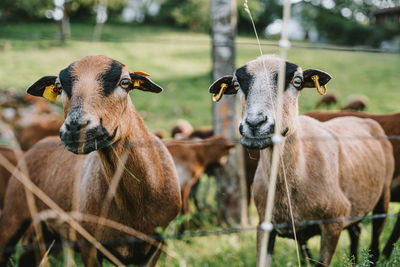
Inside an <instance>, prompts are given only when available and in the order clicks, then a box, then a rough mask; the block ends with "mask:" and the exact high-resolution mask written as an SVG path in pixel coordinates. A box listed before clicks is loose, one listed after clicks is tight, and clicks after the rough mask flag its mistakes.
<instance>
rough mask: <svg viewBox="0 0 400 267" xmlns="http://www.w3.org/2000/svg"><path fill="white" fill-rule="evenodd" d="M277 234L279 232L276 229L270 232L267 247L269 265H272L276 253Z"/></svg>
mask: <svg viewBox="0 0 400 267" xmlns="http://www.w3.org/2000/svg"><path fill="white" fill-rule="evenodd" d="M276 234H277V232H276V231H275V230H272V231H271V233H270V234H269V239H268V247H267V266H271V263H272V256H273V254H274V247H275V241H276Z"/></svg>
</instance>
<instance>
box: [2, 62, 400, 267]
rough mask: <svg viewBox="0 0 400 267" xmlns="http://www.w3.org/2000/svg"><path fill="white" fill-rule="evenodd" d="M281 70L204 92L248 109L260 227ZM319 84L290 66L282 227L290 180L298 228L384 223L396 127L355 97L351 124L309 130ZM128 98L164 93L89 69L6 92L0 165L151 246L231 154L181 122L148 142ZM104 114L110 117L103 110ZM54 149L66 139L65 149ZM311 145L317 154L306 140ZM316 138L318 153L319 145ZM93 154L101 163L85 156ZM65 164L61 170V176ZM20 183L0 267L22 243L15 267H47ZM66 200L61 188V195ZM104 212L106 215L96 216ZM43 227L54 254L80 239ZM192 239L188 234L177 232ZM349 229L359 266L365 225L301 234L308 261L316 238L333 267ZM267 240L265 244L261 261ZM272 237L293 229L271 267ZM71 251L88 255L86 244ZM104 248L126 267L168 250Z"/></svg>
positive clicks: (120, 70) (335, 121) (117, 68)
mask: <svg viewBox="0 0 400 267" xmlns="http://www.w3.org/2000/svg"><path fill="white" fill-rule="evenodd" d="M280 60H281V59H280V58H278V57H276V56H264V57H260V58H257V59H256V60H253V61H250V62H249V63H247V64H246V65H245V66H243V67H241V68H239V69H237V70H236V72H235V74H234V75H232V76H225V77H222V78H221V79H219V80H217V81H216V82H214V83H213V84H212V85H211V86H210V89H209V90H210V93H218V92H219V89H220V86H221V84H222V83H224V84H226V85H227V86H228V87H227V90H226V91H225V94H243V95H245V96H246V97H245V99H246V101H245V112H244V117H243V120H242V122H241V125H240V128H239V131H240V133H241V135H242V144H243V145H245V148H244V149H243V152H244V153H243V157H244V164H245V168H244V169H245V175H246V183H247V197H248V203H250V200H251V196H253V198H254V202H255V204H256V208H257V212H258V214H259V217H260V223H261V222H262V221H263V218H264V212H265V199H266V196H267V184H266V182H265V181H266V177H265V175H266V173H268V170H269V167H270V166H268V164H267V163H268V162H270V158H271V154H270V152H271V149H269V148H271V146H272V143H271V134H272V133H273V131H274V127H275V120H276V118H275V117H274V111H273V109H272V108H271V107H273V103H272V102H274V101H276V99H275V98H274V97H270V98H269V97H261V98H260V97H259V96H260V95H263V96H274V95H275V94H276V89H277V84H276V78H274V75H276V73H277V71H278V66H279V64H280V62H281V61H280ZM313 75H319V78H320V83H321V85H325V84H326V83H328V82H329V80H330V78H331V77H330V75H329V74H327V73H325V72H323V71H319V70H315V69H309V70H305V71H303V70H302V69H301V68H300V67H298V66H297V65H296V64H293V63H289V62H287V63H286V79H287V80H286V88H285V91H284V95H283V98H284V101H283V107H284V108H283V110H284V113H283V125H282V129H283V132H282V135H283V136H285V142H284V144H283V145H282V147H281V148H282V157H283V162H284V164H282V165H283V166H280V170H279V173H278V182H277V197H276V200H275V204H274V205H275V209H274V215H273V223H284V222H289V221H290V217H289V211H288V204H287V198H288V197H287V193H286V189H285V186H284V183H283V182H284V179H287V182H288V187H289V192H290V195H291V199H292V205H293V207H294V211H295V214H294V217H295V221H303V220H315V219H329V218H344V217H357V216H364V215H366V214H367V213H369V212H373V213H374V214H380V213H387V210H388V204H389V201H391V202H400V140H399V139H396V138H389V140H387V139H386V138H375V137H376V136H378V137H382V136H399V135H400V123H399V122H400V113H395V114H385V115H383V114H382V115H374V114H367V113H363V112H359V111H362V110H364V109H365V108H366V105H367V100H366V98H364V97H362V96H360V97H357V98H351V99H349V100H348V102H347V103H346V105H345V106H344V107H342V109H343V111H311V112H308V113H306V114H305V115H306V116H304V115H299V114H298V109H297V97H298V93H299V92H300V91H301V90H303V88H306V87H314V84H313V82H312V81H311V77H312V76H313ZM99 77H100V78H99ZM274 81H275V83H274ZM266 85H268V86H266ZM48 88H50V89H51V90H53V91H54V93H55V94H57V95H58V94H60V95H61V100H62V103H63V108H64V116H61V115H60V109H59V108H58V107H57V106H56V105H52V104H50V103H49V102H48V101H47V100H44V99H42V98H40V97H39V98H38V97H36V96H43V95H44V94H45V90H48ZM132 90H143V91H148V92H152V93H159V92H161V90H162V88H161V87H159V86H158V85H157V84H155V83H154V82H152V81H151V80H150V79H149V78H148V77H147V75H145V74H144V73H140V72H129V71H128V70H127V69H126V68H125V66H124V65H123V64H121V63H119V62H118V61H115V60H112V59H110V58H107V57H105V56H88V57H85V58H83V59H81V60H79V61H77V62H74V63H73V64H71V65H70V66H69V67H68V68H66V69H64V70H62V71H61V72H60V74H59V75H58V76H45V77H43V78H42V79H40V80H38V81H37V82H36V83H34V84H33V85H32V86H31V87H30V88H29V89H28V93H29V94H30V95H28V94H26V95H22V94H17V93H13V92H2V93H1V95H0V108H1V110H0V116H1V122H0V123H1V124H2V131H1V132H0V135H1V136H0V137H1V139H2V140H3V141H6V142H7V141H8V142H9V143H11V144H13V145H12V146H13V147H17V146H20V149H10V148H6V147H1V148H0V154H1V155H3V156H4V157H5V158H6V159H7V160H8V161H9V162H11V163H12V164H13V165H15V166H16V165H17V164H18V156H17V155H22V154H24V157H23V161H22V163H21V162H20V166H22V164H23V165H24V166H25V167H27V170H28V172H27V173H28V174H29V175H28V176H29V178H30V179H31V180H32V181H33V182H34V183H35V184H36V185H37V186H38V187H39V188H40V189H41V190H42V191H44V192H45V193H46V194H47V195H49V196H50V198H51V199H52V200H54V201H55V202H56V203H57V204H58V205H59V206H60V207H61V208H62V209H63V210H65V211H67V212H71V211H79V212H81V213H82V214H91V215H96V216H98V217H106V218H108V219H110V220H114V221H117V222H119V223H122V224H124V225H127V226H129V227H132V228H134V229H136V230H138V231H139V232H141V233H144V234H146V235H149V236H156V235H157V233H156V231H155V229H156V228H157V227H159V226H161V227H162V228H165V227H167V226H168V224H169V223H170V222H171V221H172V220H173V219H174V218H175V217H176V216H177V214H178V213H179V212H182V213H183V214H189V213H190V211H189V198H190V196H193V197H194V203H195V204H196V203H197V199H196V197H195V194H194V193H193V192H195V191H196V189H197V185H198V182H199V179H200V177H201V176H202V174H203V173H206V174H208V175H212V174H213V173H214V170H215V168H218V166H220V165H223V164H224V163H225V162H226V159H227V157H228V155H229V153H230V152H231V150H232V149H234V147H235V144H234V143H233V142H232V141H230V140H228V139H226V138H224V137H222V136H215V135H214V132H213V129H212V128H203V129H193V127H192V126H191V125H190V123H189V122H187V121H184V120H179V121H178V122H177V124H176V126H175V127H174V128H173V129H172V130H171V138H170V139H165V138H164V137H163V135H162V134H161V133H154V134H153V133H150V132H149V131H148V130H147V128H146V127H145V125H144V123H143V121H142V119H141V118H140V116H139V114H138V113H137V112H136V111H135V108H134V106H133V104H132V102H131V100H130V97H129V92H130V91H132ZM32 95H33V96H32ZM337 102H338V100H337V96H336V95H334V94H327V95H325V96H322V97H321V99H320V100H319V102H318V103H317V104H316V107H317V108H321V107H324V106H326V107H328V108H329V107H331V106H332V105H337ZM99 103H102V105H101V106H102V109H101V110H99V109H98V106H99ZM111 110H112V112H111ZM355 117H356V118H355ZM7 129H8V130H7ZM54 136H60V137H61V140H60V137H54ZM14 137H15V138H14ZM304 137H307V138H309V139H310V140H309V141H307V140H302V138H304ZM314 137H315V139H316V140H312V139H313V138H314ZM341 137H347V138H350V141H346V140H341ZM318 138H322V139H323V138H326V139H329V140H330V141H328V142H327V141H326V140H325V141H321V140H318ZM14 139H15V140H16V142H14V141H13V140H14ZM43 139H44V140H43ZM140 144H151V145H140ZM264 148H266V149H264ZM260 149H263V150H260ZM64 150H69V151H71V152H73V153H69V152H67V151H65V152H63V151H64ZM93 151H97V153H90V152H93ZM58 159H61V160H60V162H62V164H59V165H58V166H57V168H54V166H55V164H56V162H57V161H58ZM259 162H260V164H259ZM261 163H263V164H261ZM121 165H124V166H121ZM21 169H22V167H21ZM116 174H118V175H116ZM16 176H18V175H17V174H14V175H12V173H11V172H10V170H8V169H6V168H4V167H3V166H0V252H1V254H0V266H5V265H6V264H7V262H8V260H9V257H10V256H11V255H12V254H13V250H12V249H11V250H10V249H9V248H10V247H13V246H15V245H16V243H17V242H18V241H19V240H20V239H21V237H23V236H24V242H27V243H29V244H31V246H30V249H28V250H25V251H24V252H23V254H22V255H21V257H20V260H19V263H20V265H23V266H25V265H27V266H28V265H34V266H35V265H37V263H38V262H39V261H40V257H39V256H40V254H38V252H37V251H38V250H39V245H40V244H37V242H36V238H35V236H34V234H33V231H29V229H30V224H31V223H32V218H31V215H30V211H29V205H28V204H27V201H26V198H25V197H23V196H24V194H25V192H24V187H23V185H22V184H21V183H20V182H19V179H17V178H18V177H16ZM57 188H63V190H62V192H61V191H60V190H57ZM251 188H252V190H251ZM75 189H78V191H79V192H78V194H77V195H79V197H76V194H75V193H74V190H75ZM327 191H329V194H328V193H326V192H327ZM107 200H108V202H109V203H107ZM103 202H104V203H106V204H104V205H100V207H99V203H103ZM36 205H37V209H38V211H39V212H40V211H44V210H46V209H48V207H47V206H46V204H45V203H43V202H42V201H39V200H37V202H36ZM104 206H106V207H104ZM196 206H197V205H196ZM384 223H385V219H378V220H374V221H373V233H372V235H373V237H372V242H371V247H370V250H371V254H372V258H371V259H372V261H373V262H374V263H375V262H376V261H377V260H378V257H379V254H380V253H379V248H378V246H379V236H380V233H381V231H382V229H383V226H384ZM81 224H82V225H83V226H84V228H85V229H87V230H88V231H89V233H91V234H92V235H93V236H94V237H95V238H96V239H97V240H99V241H101V242H102V241H104V242H105V241H107V240H110V239H113V240H114V239H120V240H124V239H127V238H129V235H127V234H126V233H123V232H121V231H118V230H115V229H110V228H107V227H105V226H98V225H97V224H95V223H91V222H86V221H82V222H81ZM40 226H41V228H42V230H43V238H44V240H45V241H46V243H51V242H52V240H54V239H55V240H62V239H71V235H70V229H69V227H68V226H67V224H66V223H65V222H60V221H58V220H54V219H53V220H51V219H49V220H46V221H44V222H42V223H41V224H40ZM187 228H188V222H187V221H186V222H185V224H184V225H183V228H182V229H187ZM27 229H28V230H27ZM343 229H347V230H348V232H349V234H350V239H351V248H350V253H351V254H352V255H354V257H355V260H356V261H357V250H358V242H359V235H360V231H361V228H360V224H359V221H346V222H335V223H330V224H322V225H318V226H311V227H303V228H301V227H300V228H298V229H296V231H297V239H298V242H299V244H300V248H301V251H302V253H303V254H304V255H307V256H308V257H309V258H312V255H310V252H309V251H308V249H307V246H306V242H307V240H308V239H310V238H311V237H312V236H314V235H318V234H319V235H322V239H321V249H320V255H319V260H318V261H319V262H320V263H321V264H322V265H326V264H328V265H329V264H330V262H331V258H332V256H333V254H334V251H335V249H336V246H337V242H338V239H339V236H340V233H341V231H342V230H343ZM260 234H261V233H260V231H258V233H257V243H258V244H257V249H258V250H259V249H260V244H259V242H260V241H259V239H260V237H259V236H260ZM29 235H30V236H29ZM276 235H279V236H283V237H289V238H293V232H292V231H291V230H290V229H284V230H277V231H276V230H273V232H272V234H271V236H270V240H269V246H268V254H269V255H270V257H269V259H271V256H272V252H273V247H274V242H275V237H276ZM27 236H28V237H27ZM399 236H400V219H398V220H397V222H396V224H395V227H394V229H393V231H392V234H391V236H390V238H389V240H388V241H387V243H386V245H385V248H384V250H383V254H384V256H385V257H389V256H390V254H391V252H392V249H393V244H394V243H395V242H396V241H397V239H398V238H399ZM76 238H77V240H78V241H81V242H85V239H84V238H83V237H81V236H80V235H78V236H77V237H76ZM157 241H159V240H157ZM105 247H106V248H107V249H108V250H109V251H111V252H112V254H113V255H116V257H117V259H118V260H120V261H121V262H122V263H123V264H138V265H147V266H154V265H155V264H156V262H157V260H158V258H159V256H160V253H161V251H162V247H163V242H158V243H157V244H154V243H148V242H146V241H145V240H143V239H140V238H138V239H137V242H134V243H127V244H123V243H121V244H118V245H115V246H107V245H105ZM6 248H7V249H6ZM77 249H78V250H79V252H80V253H81V257H82V260H83V261H84V263H85V265H87V266H101V261H102V260H103V259H104V258H107V256H106V255H104V254H103V253H100V252H99V251H98V250H96V249H95V248H94V247H93V246H91V245H86V246H82V247H78V248H77ZM258 253H259V251H258Z"/></svg>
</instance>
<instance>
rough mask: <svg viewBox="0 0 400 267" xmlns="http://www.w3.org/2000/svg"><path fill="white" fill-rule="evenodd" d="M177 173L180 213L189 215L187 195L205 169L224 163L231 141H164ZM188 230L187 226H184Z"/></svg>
mask: <svg viewBox="0 0 400 267" xmlns="http://www.w3.org/2000/svg"><path fill="white" fill-rule="evenodd" d="M164 144H165V145H166V146H167V149H168V151H169V152H170V153H171V155H172V158H173V159H174V163H175V166H176V169H177V172H178V178H179V183H180V186H181V195H182V204H183V205H182V212H183V214H185V215H188V214H189V193H190V191H191V189H192V186H193V185H194V184H196V183H197V182H198V180H199V178H200V176H201V175H202V174H203V173H204V171H205V169H206V168H207V167H209V166H211V165H223V164H225V163H226V160H227V156H228V154H229V152H230V150H231V149H232V148H233V147H234V144H232V142H231V141H229V140H228V139H226V138H224V137H222V136H213V137H210V138H207V139H204V140H202V139H179V140H174V139H170V140H164ZM185 228H186V229H187V228H188V224H186V225H185Z"/></svg>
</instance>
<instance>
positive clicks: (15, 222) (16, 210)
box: [0, 193, 31, 266]
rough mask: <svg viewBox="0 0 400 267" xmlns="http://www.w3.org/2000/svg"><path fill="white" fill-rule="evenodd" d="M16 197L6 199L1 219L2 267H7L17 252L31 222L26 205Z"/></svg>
mask: <svg viewBox="0 0 400 267" xmlns="http://www.w3.org/2000/svg"><path fill="white" fill-rule="evenodd" d="M22 194H24V193H22ZM16 196H17V194H16V195H15V197H16ZM15 197H10V198H8V199H7V198H6V203H5V206H4V210H3V212H2V215H1V217H0V266H6V265H7V262H8V259H9V257H10V256H11V255H12V254H13V253H14V252H15V250H14V249H15V245H16V244H17V242H18V240H19V239H20V238H21V236H22V235H23V234H24V232H25V231H26V229H27V228H28V226H29V224H30V221H31V218H30V213H29V211H28V209H27V206H26V203H25V202H24V201H23V200H21V199H19V200H18V201H17V199H15ZM19 197H21V194H20V195H19ZM22 197H23V198H24V195H22Z"/></svg>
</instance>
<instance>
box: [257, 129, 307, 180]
mask: <svg viewBox="0 0 400 267" xmlns="http://www.w3.org/2000/svg"><path fill="white" fill-rule="evenodd" d="M298 136H299V133H298V131H296V132H294V133H291V134H290V135H288V136H287V137H285V139H284V141H283V143H282V144H281V145H280V151H279V169H278V178H277V184H278V185H277V186H278V187H279V184H282V185H283V183H284V182H285V181H284V178H285V176H286V178H287V182H288V186H289V187H291V186H295V185H296V183H297V182H298V181H296V180H295V177H296V175H293V173H294V172H295V171H296V168H297V167H296V166H297V165H298V164H299V160H300V158H301V155H300V154H301V147H300V142H299V141H298ZM272 154H273V149H272V148H267V149H264V150H262V151H261V154H260V160H261V162H262V167H263V171H264V173H265V175H266V177H267V179H268V180H269V179H270V176H271V167H272V166H271V165H272Z"/></svg>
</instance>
